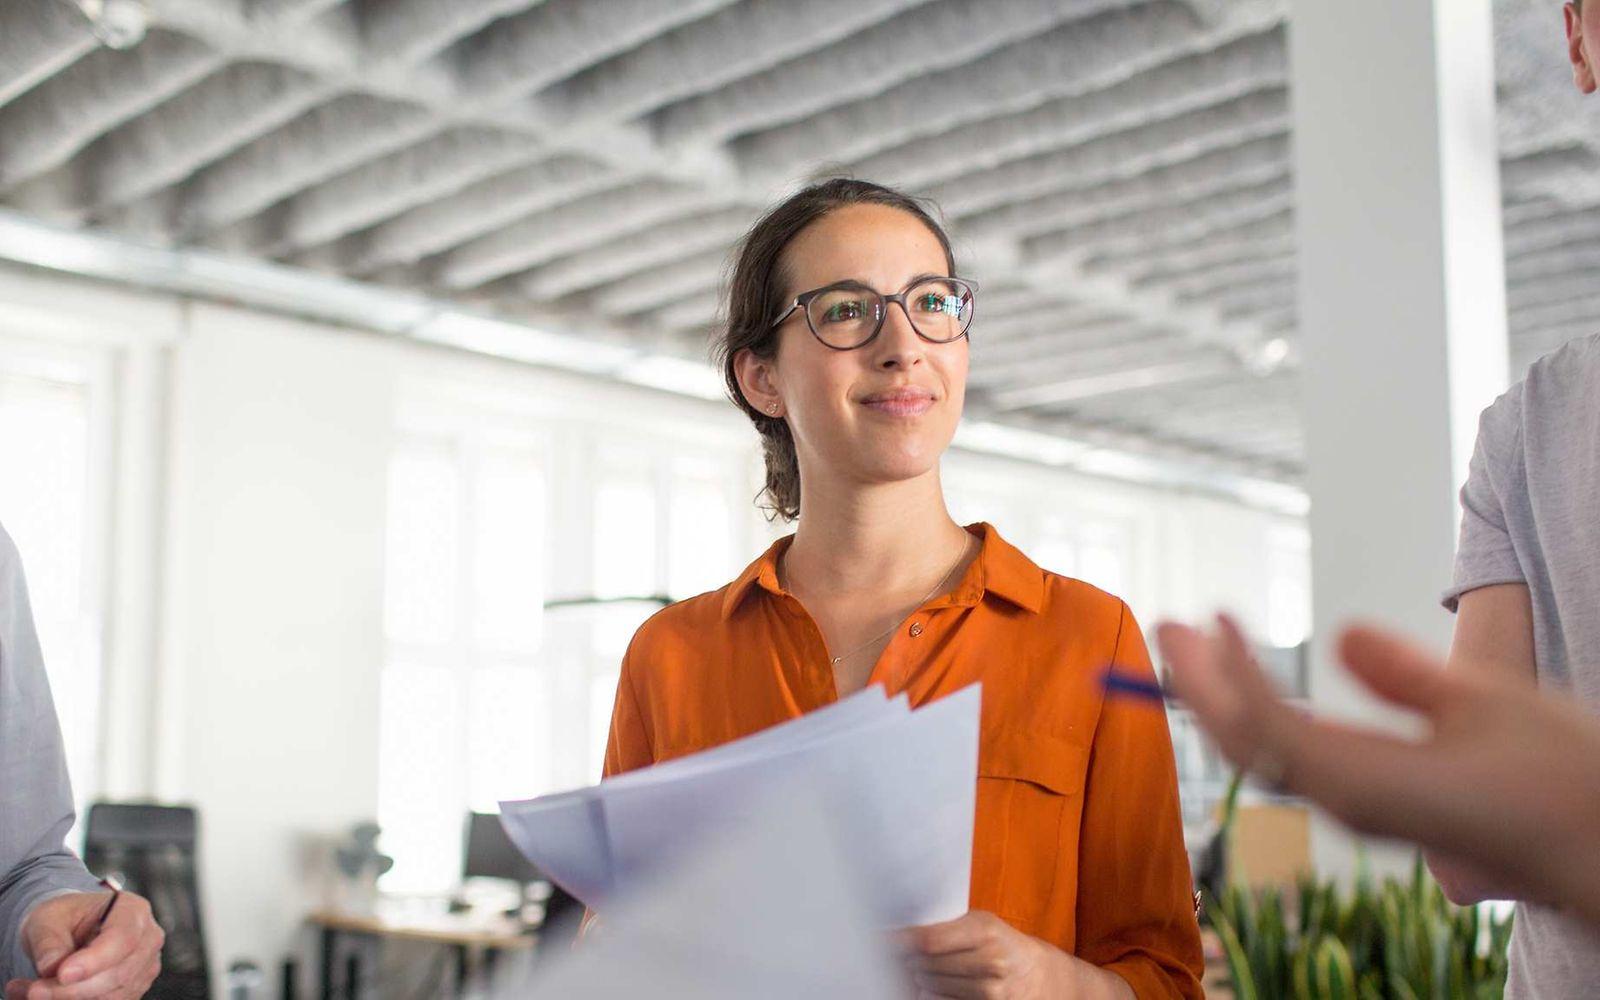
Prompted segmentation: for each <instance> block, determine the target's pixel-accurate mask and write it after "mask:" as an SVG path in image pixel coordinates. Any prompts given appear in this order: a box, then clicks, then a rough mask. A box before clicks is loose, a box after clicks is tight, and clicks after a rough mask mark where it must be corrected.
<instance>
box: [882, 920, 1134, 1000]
mask: <svg viewBox="0 0 1600 1000" xmlns="http://www.w3.org/2000/svg"><path fill="white" fill-rule="evenodd" d="M900 943H901V945H902V947H904V948H905V949H906V951H908V952H909V955H908V956H907V958H906V965H907V967H908V969H909V971H910V972H911V976H912V980H913V981H914V982H915V984H916V987H917V993H916V996H917V1000H923V998H945V997H949V998H959V1000H967V998H973V1000H1032V998H1035V997H1062V996H1071V997H1100V996H1104V997H1127V998H1128V1000H1132V998H1133V991H1132V990H1131V989H1129V988H1128V985H1127V983H1126V982H1124V981H1123V980H1122V979H1121V977H1119V976H1117V975H1115V974H1114V973H1110V972H1105V971H1104V970H1101V969H1097V968H1095V967H1094V966H1092V965H1089V964H1088V963H1086V962H1083V961H1081V960H1079V959H1077V958H1074V957H1073V956H1071V955H1068V954H1067V953H1066V952H1064V951H1062V950H1061V949H1059V948H1057V947H1055V946H1054V945H1052V944H1049V943H1048V942H1045V941H1041V940H1039V939H1038V938H1036V937H1029V936H1028V935H1026V934H1024V933H1022V932H1021V931H1019V930H1017V929H1016V928H1014V927H1012V926H1011V925H1010V924H1008V923H1006V922H1005V921H1004V920H1001V919H1000V918H999V917H997V916H995V915H994V914H992V913H985V912H984V911H982V910H973V911H972V912H970V913H968V914H966V915H965V916H963V917H960V918H958V919H956V920H951V921H949V922H947V923H942V924H929V925H927V926H925V927H912V928H909V929H907V930H904V931H901V932H900Z"/></svg>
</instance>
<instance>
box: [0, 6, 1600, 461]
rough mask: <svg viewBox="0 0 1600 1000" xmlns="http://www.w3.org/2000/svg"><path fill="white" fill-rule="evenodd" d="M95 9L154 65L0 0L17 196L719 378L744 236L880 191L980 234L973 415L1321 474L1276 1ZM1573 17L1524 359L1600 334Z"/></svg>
mask: <svg viewBox="0 0 1600 1000" xmlns="http://www.w3.org/2000/svg"><path fill="white" fill-rule="evenodd" d="M83 3H84V5H86V6H88V7H91V8H96V7H103V9H104V10H105V11H106V13H107V14H108V15H109V16H111V17H113V18H115V16H116V15H117V14H118V13H128V14H130V15H131V17H130V20H129V22H128V28H129V35H128V37H127V38H126V39H123V41H125V42H132V44H131V45H129V47H127V48H122V49H119V48H114V47H111V46H109V45H107V44H105V43H104V42H103V41H102V40H101V38H98V37H97V36H96V34H95V33H94V32H93V31H92V30H91V26H90V22H89V20H88V19H87V18H86V17H85V16H84V14H83V13H82V11H80V10H79V8H78V6H77V5H75V4H72V3H67V2H64V0H0V205H4V206H7V207H10V208H12V209H14V210H17V211H20V212H23V213H26V214H28V215H32V216H36V217H39V218H41V219H45V220H49V221H51V222H55V223H58V224H66V225H69V226H74V227H85V228H97V229H104V230H108V231H111V232H115V233H118V234H121V235H124V236H127V237H131V238H133V239H136V240H140V241H145V242H153V243H157V244H160V245H164V246H171V247H200V248H207V249H211V250H218V251H222V252H225V253H230V254H240V255H246V256H249V257H256V258H264V259H271V260H275V261H278V262H282V263H286V264H291V265H296V266H302V267H305V268H308V269H313V270H316V271H323V272H330V273H336V274H340V275H345V276H349V277H355V278H360V279H365V280H370V281H374V282H378V283H381V284H386V285H393V286H397V287H403V288H406V289H408V290H412V291H419V290H420V291H424V292H427V293H429V294H433V295H439V296H443V297H449V298H453V299H457V300H460V301H462V302H466V303H471V304H474V305H477V306H481V307H485V308H489V309H492V310H493V311H494V312H496V313H498V314H500V315H503V316H508V317H513V318H522V319H535V320H538V321H539V322H540V323H541V324H542V325H544V326H546V327H550V328H558V329H565V330H569V331H571V332H575V333H579V334H583V333H588V332H591V331H602V330H603V331H604V332H605V333H606V334H607V335H608V336H615V335H618V334H620V335H624V336H627V337H630V338H633V339H634V340H636V341H637V342H639V343H642V344H645V345H648V346H650V347H652V348H654V349H657V350H661V351H665V352H668V353H673V354H679V355H686V356H698V357H703V356H704V351H705V344H706V334H707V330H708V327H709V325H710V324H711V323H712V321H713V319H714V315H715V311H716V308H717V304H718V289H719V286H720V285H721V283H722V281H723V280H724V274H725V263H726V255H727V251H728V249H729V247H730V245H731V244H732V242H733V241H734V240H735V239H736V238H737V237H738V236H739V235H740V234H741V233H742V232H743V231H744V229H745V228H746V227H747V226H748V225H749V224H750V223H751V222H752V221H753V220H754V218H755V217H756V215H757V214H758V212H759V211H760V209H761V207H762V206H764V205H767V204H770V203H771V202H772V201H773V200H774V199H775V198H776V197H778V196H780V195H781V194H782V193H784V192H785V191H787V190H789V189H791V188H792V187H793V186H794V185H795V184H796V183H797V182H799V181H801V180H803V179H804V178H806V177H807V176H811V175H814V174H815V173H817V172H819V171H823V170H844V171H847V172H849V173H852V174H854V175H856V176H861V177H867V178H871V179H875V180H881V181H883V182H886V183H890V184H895V185H901V186H904V187H907V188H909V189H911V190H913V191H915V192H917V193H920V194H925V195H929V196H931V197H932V198H934V199H935V200H936V201H937V202H938V204H939V205H940V206H941V207H942V209H943V212H944V214H945V216H946V218H947V219H948V220H949V222H950V223H951V226H952V230H953V233H954V235H955V237H956V241H957V247H958V253H959V254H960V255H961V256H962V257H964V259H965V263H964V265H963V269H964V270H967V271H969V272H970V273H972V274H974V275H975V276H977V277H978V278H979V280H980V281H981V283H982V290H981V292H980V300H979V313H978V315H979V320H978V326H977V328H976V329H975V331H974V344H973V352H974V354H973V367H972V375H971V381H972V386H971V389H970V397H971V404H970V405H971V408H972V410H973V411H974V412H978V413H982V414H983V415H985V416H986V417H988V418H989V419H991V420H995V421H1001V422H1007V423H1012V424H1015V425H1017V426H1021V427H1026V428H1030V429H1033V430H1043V431H1053V432H1060V433H1065V434H1070V435H1072V436H1075V437H1079V438H1087V439H1090V440H1094V439H1096V438H1099V439H1111V440H1116V441H1119V442H1135V443H1138V444H1139V445H1141V447H1143V448H1144V449H1145V450H1148V451H1150V452H1152V453H1155V454H1171V455H1181V456H1183V457H1185V458H1186V459H1187V460H1190V461H1198V462H1202V463H1209V464H1212V465H1214V466H1216V467H1218V468H1223V469H1227V470H1230V471H1235V472H1246V473H1249V474H1251V475H1256V476H1264V477H1267V478H1274V479H1280V480H1286V481H1293V480H1295V479H1297V478H1298V477H1299V475H1300V473H1301V468H1302V462H1303V458H1302V436H1301V431H1300V426H1299V423H1300V422H1299V418H1298V413H1297V405H1296V393H1297V388H1296V378H1295V369H1296V367H1297V363H1298V359H1297V353H1298V352H1297V350H1296V347H1295V302H1294V268H1295V255H1294V242H1293V211H1294V206H1293V187H1292V178H1291V175H1290V174H1291V170H1290V168H1291V160H1290V149H1289V128H1290V121H1289V108H1288V92H1287V84H1288V78H1287V67H1286V65H1285V62H1286V47H1285V38H1284V27H1283V19H1284V9H1283V4H1282V3H1281V2H1278V0H1181V2H1180V0H1154V2H1147V0H805V2H797V0H542V2H538V0H449V2H445V0H143V2H142V3H141V2H139V0H83ZM141 11H142V12H143V13H146V14H147V15H148V25H147V27H148V30H147V32H146V33H145V34H143V36H142V37H140V36H139V30H138V29H139V24H138V21H139V18H138V16H137V15H138V14H139V13H141ZM1560 19H1561V15H1560V5H1559V4H1558V3H1557V2H1556V0H1498V2H1497V4H1496V21H1497V34H1498V43H1497V50H1498V51H1497V58H1498V60H1499V62H1498V75H1499V77H1500V85H1501V86H1500V90H1501V97H1500V105H1501V111H1500V132H1501V144H1502V151H1503V162H1502V166H1503V175H1502V182H1503V185H1504V196H1505V203H1506V249H1507V256H1508V261H1507V265H1508V277H1509V279H1510V289H1509V302H1510V310H1511V314H1510V319H1511V329H1512V337H1513V340H1512V343H1513V349H1512V350H1513V362H1514V364H1516V365H1518V366H1520V365H1522V364H1525V363H1526V362H1527V361H1528V360H1531V359H1532V358H1533V357H1536V356H1538V355H1539V354H1541V353H1543V352H1545V351H1546V350H1548V349H1550V348H1551V347H1553V346H1555V345H1556V344H1558V343H1560V342H1562V341H1564V340H1566V339H1568V338H1570V337H1572V336H1576V335H1579V334H1581V333H1588V332H1591V331H1592V330H1593V329H1594V328H1595V326H1596V321H1597V320H1600V291H1597V290H1596V288H1595V287H1594V286H1592V285H1591V282H1590V281H1589V280H1588V272H1589V271H1590V270H1591V269H1592V268H1593V267H1595V266H1596V265H1597V264H1600V169H1597V168H1600V163H1597V161H1596V158H1595V151H1596V149H1597V146H1596V137H1597V136H1600V107H1595V106H1594V105H1592V104H1589V105H1586V104H1582V103H1580V102H1579V100H1578V96H1577V94H1576V92H1575V91H1574V90H1573V88H1572V86H1571V83H1570V80H1569V79H1568V77H1567V75H1566V71H1565V69H1564V60H1563V53H1562V46H1561V42H1560V31H1561V28H1560ZM115 28H116V24H115V23H112V24H110V26H109V27H107V26H102V30H101V34H102V36H106V37H112V38H113V40H115V36H114V34H111V35H108V32H114V31H115ZM1597 100H1600V99H1597Z"/></svg>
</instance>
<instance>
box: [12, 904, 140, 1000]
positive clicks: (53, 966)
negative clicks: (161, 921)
mask: <svg viewBox="0 0 1600 1000" xmlns="http://www.w3.org/2000/svg"><path fill="white" fill-rule="evenodd" d="M101 885H102V886H103V887H104V888H106V889H107V890H109V896H108V895H107V893H105V892H69V893H66V894H64V895H60V896H54V897H51V898H49V899H46V900H45V901H44V902H42V903H39V904H38V905H36V906H35V907H34V908H33V911H32V912H31V913H29V914H28V917H27V919H26V920H25V921H24V922H23V924H22V929H21V939H22V947H23V951H24V952H26V954H27V955H28V957H29V958H30V959H31V960H32V961H33V963H34V966H35V968H36V969H37V978H34V979H13V980H11V981H10V982H8V983H6V986H5V1000H136V998H138V997H142V996H144V994H145V992H146V991H147V990H149V988H150V985H151V983H153V982H155V978H156V976H157V974H159V973H160V971H161V946H162V944H163V943H164V941H165V940H166V938H165V935H164V934H163V933H162V931H161V928H160V927H159V926H157V925H156V922H155V919H154V917H153V916H152V915H151V912H150V904H149V903H148V902H147V901H146V900H145V899H144V898H143V897H141V896H139V895H137V894H136V893H131V892H127V891H124V890H123V889H121V888H120V887H118V886H117V885H115V884H113V883H111V882H109V881H102V882H101Z"/></svg>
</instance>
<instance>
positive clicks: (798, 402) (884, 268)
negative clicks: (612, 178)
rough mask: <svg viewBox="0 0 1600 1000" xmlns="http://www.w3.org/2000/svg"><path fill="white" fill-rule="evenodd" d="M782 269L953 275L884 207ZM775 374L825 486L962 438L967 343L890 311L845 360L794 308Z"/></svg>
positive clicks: (839, 223) (831, 276)
mask: <svg viewBox="0 0 1600 1000" xmlns="http://www.w3.org/2000/svg"><path fill="white" fill-rule="evenodd" d="M1597 2H1600V0H1597ZM784 264H785V270H786V276H787V278H788V281H789V287H788V291H787V296H788V297H789V298H790V299H791V300H792V298H793V296H795V295H799V294H800V293H802V292H806V291H809V290H811V289H813V288H820V287H822V286H824V285H831V284H833V283H834V282H838V281H846V280H853V281H859V282H863V283H865V284H866V285H869V286H870V287H872V288H874V289H876V290H877V291H879V292H881V293H885V294H894V293H896V292H899V291H901V290H902V289H904V288H905V287H906V286H907V284H909V283H910V282H911V281H912V280H913V279H915V278H919V277H922V276H926V275H946V274H948V273H949V264H948V263H947V262H946V260H945V254H944V248H943V247H942V246H941V245H940V243H939V240H938V238H937V237H935V236H934V234H933V233H932V232H931V231H929V229H928V227H927V226H925V225H923V224H922V223H921V222H919V221H918V220H917V219H916V218H915V217H914V216H911V215H909V214H907V213H905V212H902V211H900V210H899V209H895V208H890V207H888V206H885V205H850V206H846V207H844V208H840V209H836V210H834V211H833V212H830V213H829V214H828V215H826V216H824V217H823V218H821V219H819V220H817V221H816V222H814V223H812V224H811V225H810V226H808V227H806V228H805V229H804V230H802V231H801V233H800V235H799V236H797V237H795V239H794V241H793V242H791V243H790V244H789V246H788V248H787V249H786V250H785V252H784ZM770 377H771V381H772V383H773V388H774V390H775V392H776V394H777V396H778V397H779V401H780V405H781V407H782V411H781V413H782V415H783V416H784V418H785V419H787V420H788V422H789V428H790V431H791V433H792V434H793V436H794V440H795V447H796V449H797V451H798V453H799V457H800V469H801V474H802V476H804V477H805V478H806V479H808V480H815V479H816V476H817V473H818V472H819V471H822V470H825V471H823V475H826V476H828V477H829V478H830V479H831V478H833V477H834V476H843V477H845V479H846V480H847V481H849V482H852V483H856V484H861V485H870V484H876V483H886V482H899V481H902V480H906V479H912V478H915V477H918V476H922V475H925V474H927V473H928V472H930V471H931V470H933V469H935V468H936V467H937V466H938V462H939V457H940V456H941V455H942V454H943V453H944V450H945V449H946V448H947V447H949V445H950V440H951V438H952V437H953V436H954V435H955V430H956V424H957V422H958V421H959V420H960V419H961V407H962V404H963V401H964V399H965V395H966V384H967V340H966V338H964V337H963V338H961V339H959V340H955V341H952V342H950V343H947V344H933V343H929V342H928V341H926V340H923V339H922V338H921V337H919V336H917V333H916V331H915V330H913V329H912V327H911V323H910V321H909V320H908V318H907V316H906V313H905V311H904V310H903V309H901V308H900V307H899V305H897V304H895V303H889V304H888V310H887V315H886V316H885V317H884V321H883V329H882V330H880V331H879V333H878V336H877V338H876V339H874V340H873V341H872V342H871V343H869V344H867V345H866V346H865V347H859V348H856V349H855V350H850V351H837V350H833V349H831V348H829V347H827V346H826V345H824V344H822V343H821V342H819V341H818V340H817V338H816V337H814V336H812V334H811V331H810V329H808V328H807V326H806V318H805V316H803V315H801V313H800V311H799V310H796V311H795V312H794V313H793V314H791V315H790V316H789V317H788V319H786V320H785V321H784V323H783V326H782V328H781V329H780V330H779V341H778V354H777V358H776V363H775V364H773V365H772V366H771V371H770ZM758 408H761V407H760V405H759V404H758ZM812 488H814V487H812Z"/></svg>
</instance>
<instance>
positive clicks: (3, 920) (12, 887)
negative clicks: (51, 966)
mask: <svg viewBox="0 0 1600 1000" xmlns="http://www.w3.org/2000/svg"><path fill="white" fill-rule="evenodd" d="M99 891H100V883H99V882H98V881H96V880H95V879H94V877H93V876H91V875H90V874H89V872H88V870H87V869H85V868H84V867H83V862H81V861H79V860H78V858H77V857H76V856H75V855H73V854H70V853H68V852H66V851H62V852H61V853H59V854H50V855H46V856H45V857H42V858H35V859H33V860H32V861H30V862H28V864H27V865H26V866H24V867H23V868H22V869H21V870H20V871H13V872H11V873H10V877H8V878H7V879H6V881H5V885H4V890H3V892H0V984H3V983H5V982H7V981H9V980H11V979H15V978H17V977H19V976H20V977H22V978H25V979H26V978H31V977H32V976H33V975H34V968H33V960H32V959H30V958H29V957H28V955H27V953H26V952H25V951H24V950H23V947H22V925H23V923H24V922H25V921H26V920H27V919H28V915H29V914H31V913H32V912H33V911H34V909H35V908H36V907H38V905H39V904H40V903H43V902H45V901H46V900H50V899H54V898H55V897H57V896H64V895H66V894H67V893H69V892H99Z"/></svg>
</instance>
